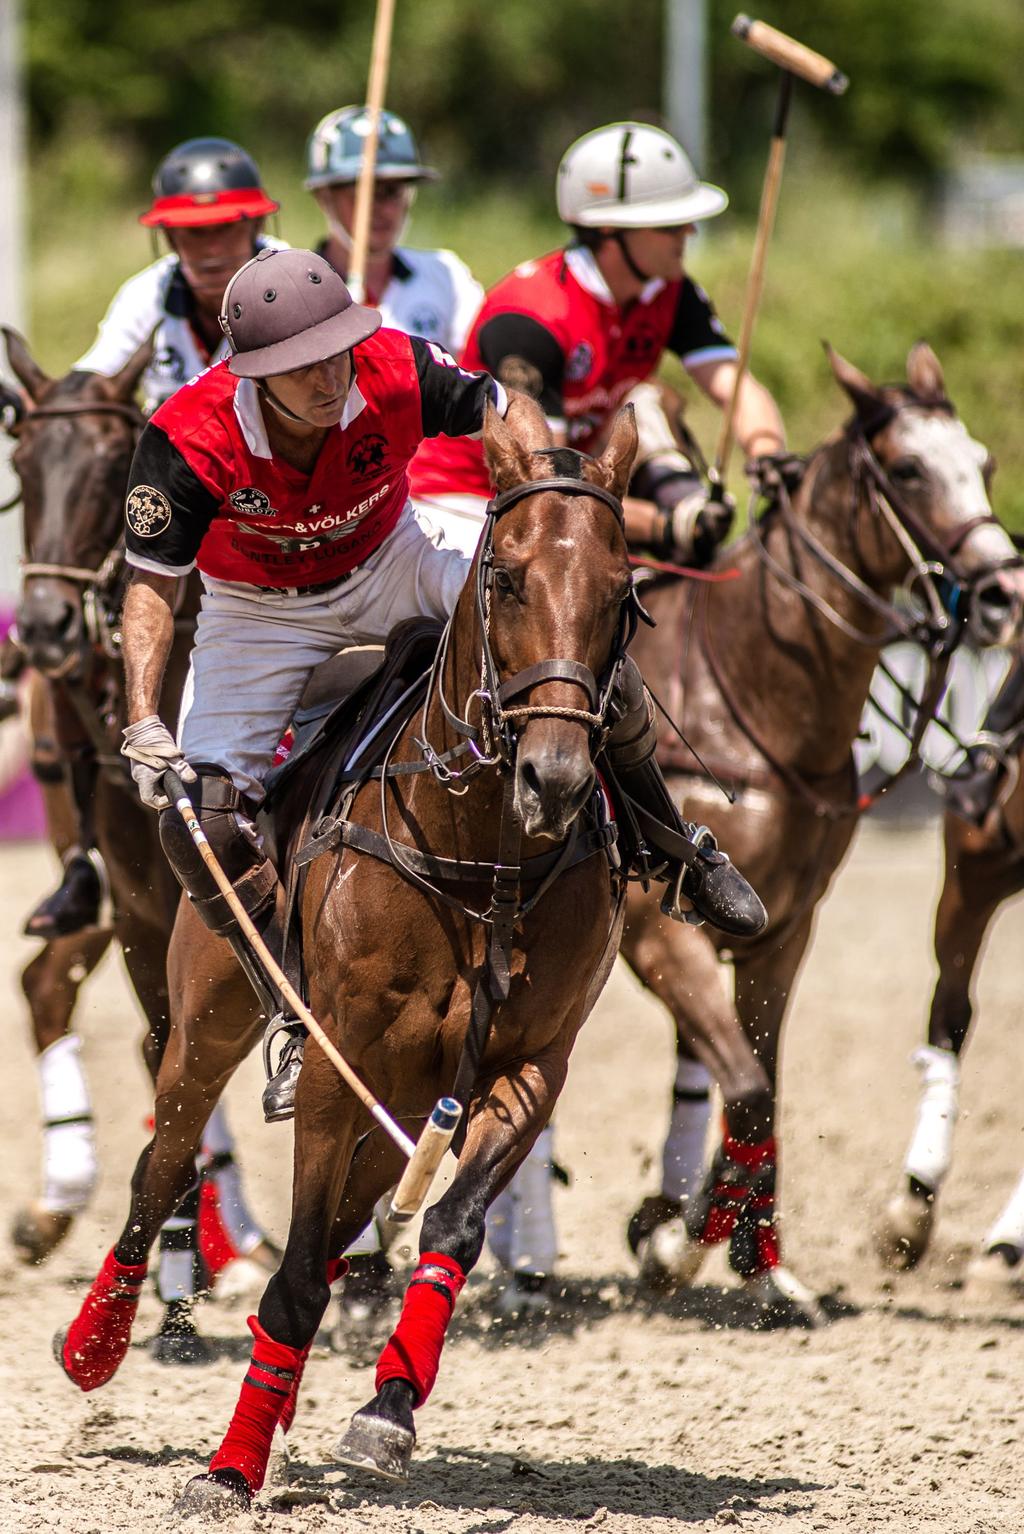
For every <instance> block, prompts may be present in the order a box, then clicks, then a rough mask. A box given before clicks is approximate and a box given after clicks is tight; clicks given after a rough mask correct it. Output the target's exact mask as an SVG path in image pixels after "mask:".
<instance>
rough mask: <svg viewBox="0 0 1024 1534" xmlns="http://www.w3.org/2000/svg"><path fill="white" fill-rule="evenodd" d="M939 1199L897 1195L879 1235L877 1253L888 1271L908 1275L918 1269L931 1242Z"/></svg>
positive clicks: (884, 1219) (877, 1235)
mask: <svg viewBox="0 0 1024 1534" xmlns="http://www.w3.org/2000/svg"><path fill="white" fill-rule="evenodd" d="M934 1223H935V1199H934V1197H932V1198H920V1197H918V1196H917V1195H915V1194H913V1193H907V1192H902V1193H897V1194H896V1196H895V1197H894V1198H891V1199H890V1200H889V1202H888V1204H886V1206H885V1212H884V1214H883V1215H882V1218H881V1220H880V1221H879V1224H878V1229H877V1230H876V1231H875V1252H876V1254H877V1256H878V1258H879V1260H880V1261H881V1262H882V1263H883V1264H884V1265H885V1267H887V1268H892V1269H893V1270H894V1271H895V1272H897V1273H906V1272H908V1271H909V1269H911V1268H916V1267H917V1264H918V1263H919V1262H920V1261H921V1258H922V1257H923V1256H924V1254H925V1252H926V1251H927V1250H928V1242H929V1241H930V1239H931V1234H932V1226H933V1225H934Z"/></svg>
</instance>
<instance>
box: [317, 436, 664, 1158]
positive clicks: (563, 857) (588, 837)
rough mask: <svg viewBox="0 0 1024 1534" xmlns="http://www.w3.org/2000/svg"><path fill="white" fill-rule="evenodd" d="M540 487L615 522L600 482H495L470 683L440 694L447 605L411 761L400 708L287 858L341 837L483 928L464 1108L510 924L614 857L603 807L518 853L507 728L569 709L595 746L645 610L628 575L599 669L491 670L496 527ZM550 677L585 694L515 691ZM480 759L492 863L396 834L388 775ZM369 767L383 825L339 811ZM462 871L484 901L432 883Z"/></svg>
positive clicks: (445, 777) (617, 510)
mask: <svg viewBox="0 0 1024 1534" xmlns="http://www.w3.org/2000/svg"><path fill="white" fill-rule="evenodd" d="M557 451H564V450H561V449H559V450H557ZM579 456H580V458H582V457H583V455H579ZM545 491H554V492H557V493H559V494H561V495H568V496H581V497H587V498H589V499H593V500H598V501H601V502H602V503H603V504H604V505H605V506H607V507H608V508H609V509H610V510H611V511H612V513H613V514H614V516H615V518H616V521H617V522H618V523H619V525H620V527H621V526H622V525H623V520H624V519H623V510H622V503H621V501H620V500H619V499H618V498H617V497H616V496H615V495H613V494H612V493H611V492H610V491H608V490H605V489H603V488H602V487H601V486H599V485H593V484H590V483H588V482H587V481H586V480H583V479H577V478H572V477H569V476H561V475H558V476H553V477H551V478H547V479H539V480H531V481H528V482H526V483H524V484H522V485H516V486H513V487H512V488H511V489H509V490H505V491H503V492H502V493H501V494H499V495H497V496H495V497H494V499H493V500H491V501H490V502H489V503H488V506H487V511H486V518H487V521H486V527H485V531H484V535H483V539H482V543H481V548H480V552H479V554H478V556H477V559H476V563H475V570H474V577H473V578H474V603H475V608H476V616H477V627H478V631H479V638H480V686H479V687H478V688H476V689H474V691H473V692H472V693H471V694H470V696H469V698H467V700H466V702H465V703H464V704H461V705H459V707H458V708H455V707H453V706H452V705H451V703H450V702H449V700H448V699H447V698H446V696H445V691H444V676H445V672H446V670H447V669H448V662H449V657H450V653H451V640H452V634H453V632H454V623H455V616H456V615H455V613H454V612H453V613H452V614H451V615H450V616H449V618H448V621H447V623H446V624H445V627H444V631H443V633H442V636H441V640H440V643H439V645H438V648H437V653H436V655H435V658H434V661H433V664H432V666H431V668H430V671H429V673H428V676H427V682H426V689H425V693H424V699H423V705H422V713H421V734H420V737H418V738H417V737H416V736H414V737H413V741H414V743H415V745H416V746H417V747H418V749H419V751H420V753H421V757H422V760H421V761H420V762H416V763H405V762H397V763H393V762H392V760H391V757H392V755H393V753H394V751H395V750H396V749H397V747H398V744H399V742H400V739H401V737H402V735H403V733H404V730H405V728H406V724H405V721H404V720H403V721H402V722H401V723H400V724H399V726H398V729H397V731H396V733H395V735H394V737H393V738H392V740H391V743H390V745H389V746H388V748H387V751H386V753H385V755H384V759H383V762H382V764H381V767H380V769H379V772H378V771H374V772H372V773H370V772H366V773H362V774H359V773H356V772H353V773H351V774H345V777H346V778H347V779H348V788H347V790H346V798H345V806H346V808H345V810H344V811H343V812H342V813H340V814H338V815H336V816H333V817H325V818H324V819H323V821H322V822H321V823H320V824H319V825H318V826H317V828H316V829H315V831H314V833H313V836H312V837H311V840H310V842H308V843H307V844H306V845H305V846H304V847H300V848H299V850H298V852H297V854H296V857H295V859H294V861H295V862H296V863H298V864H302V863H306V862H309V861H311V860H312V858H313V857H315V856H317V855H318V853H319V852H320V851H326V850H327V849H328V848H329V847H330V848H333V847H337V846H338V845H339V844H341V845H344V846H349V847H352V848H353V849H354V850H355V851H358V852H363V853H367V854H369V855H370V856H372V857H376V858H378V859H380V860H381V861H382V862H386V863H388V864H389V865H390V866H391V867H392V868H393V869H394V870H395V872H396V873H397V874H399V875H400V877H401V878H403V879H404V880H405V881H406V882H407V883H409V884H411V885H413V886H414V887H415V888H417V889H419V890H422V891H423V892H424V893H425V894H426V895H428V896H429V897H430V898H431V899H433V900H436V901H438V902H440V903H441V904H442V905H445V906H447V907H449V908H450V909H452V910H455V911H457V912H458V913H459V914H460V915H461V916H463V917H464V918H466V919H467V920H468V921H470V922H472V923H475V924H477V925H482V926H484V927H486V928H488V929H489V936H488V941H487V950H486V956H485V959H484V962H483V964H482V965H481V967H480V969H479V971H478V973H477V977H476V982H475V985H474V988H473V993H472V1002H471V1012H470V1023H469V1027H468V1029H467V1032H466V1038H465V1041H464V1044H463V1048H462V1053H461V1056H460V1060H459V1065H458V1069H457V1072H456V1077H455V1084H454V1087H453V1091H452V1095H453V1096H454V1097H455V1098H456V1099H457V1100H458V1101H459V1102H460V1103H461V1104H462V1105H463V1108H465V1107H466V1106H467V1105H468V1102H469V1099H470V1097H471V1095H472V1091H473V1087H474V1084H475V1082H476V1078H477V1074H478V1071H479V1067H480V1062H481V1060H482V1058H483V1054H484V1051H485V1049H486V1046H487V1040H488V1037H489V1032H490V1025H491V1019H492V1017H493V1014H494V1010H495V1008H496V1007H497V1006H500V1005H501V1004H502V1003H503V1002H505V1001H507V999H508V996H509V990H510V987H511V977H512V971H511V964H512V949H513V945H514V939H515V929H516V927H517V925H518V924H519V923H520V922H521V921H522V920H523V918H524V917H525V916H527V915H528V914H529V913H530V912H531V911H532V910H534V908H535V907H536V906H537V905H538V903H539V902H540V901H541V900H542V899H543V897H544V895H545V894H546V893H547V892H548V890H549V889H550V888H551V886H552V885H553V884H554V883H555V881H556V880H557V879H558V878H559V876H560V875H561V874H562V873H564V872H566V871H567V870H568V869H569V868H572V867H575V866H576V865H577V864H579V863H581V862H584V861H586V860H587V859H589V858H591V857H593V856H595V855H596V854H597V853H598V852H601V851H605V852H606V853H607V854H608V856H609V859H610V861H611V862H612V864H613V866H617V855H616V854H615V850H614V842H615V827H614V824H612V823H609V822H608V821H607V820H606V819H605V820H604V821H603V823H602V824H600V825H599V826H597V827H595V828H593V829H591V830H588V831H585V832H581V831H580V830H579V827H578V826H577V824H576V823H575V822H574V823H573V825H572V827H571V829H570V832H569V835H568V836H567V837H566V840H565V841H564V843H563V844H562V845H561V847H558V848H555V849H554V850H553V851H552V852H551V853H545V854H542V855H540V856H539V857H535V858H529V859H527V860H526V861H525V862H524V860H523V857H522V839H523V828H522V825H521V823H520V821H519V818H518V816H517V815H516V813H515V807H514V796H515V759H516V748H517V744H518V733H517V732H518V730H519V729H520V728H521V727H522V725H523V724H525V723H527V722H529V720H531V719H539V718H545V719H568V720H571V721H572V722H573V723H579V724H584V725H586V726H587V728H588V730H589V732H590V737H591V756H592V757H593V756H596V755H597V754H598V753H599V752H600V750H601V748H602V747H603V745H604V743H605V741H606V739H607V735H608V729H609V726H608V723H607V716H608V709H609V705H610V703H611V699H612V695H613V692H614V688H615V683H616V680H617V678H618V674H619V670H620V668H621V665H622V663H623V661H624V659H625V656H626V649H627V646H628V645H629V642H630V640H631V639H632V637H633V634H634V633H635V631H636V626H637V623H638V622H639V621H640V620H641V619H643V620H645V621H647V622H648V623H650V622H651V619H650V618H649V617H648V616H647V614H646V612H645V611H644V609H643V607H642V605H641V603H640V600H639V598H638V596H637V594H636V590H635V587H632V586H631V588H630V592H629V595H628V596H627V598H626V599H625V600H624V602H623V604H622V611H621V614H620V621H619V630H618V633H617V635H616V638H615V641H614V643H613V645H612V650H611V655H610V657H609V662H608V665H607V667H606V669H605V672H604V673H603V676H602V677H601V678H597V677H595V676H594V674H593V672H592V671H591V670H590V668H589V667H587V666H585V665H583V664H582V663H581V662H580V661H577V660H572V659H568V658H552V659H548V660H543V661H538V662H536V663H535V664H533V665H531V666H527V667H525V668H524V669H523V670H521V671H519V672H517V673H516V674H515V675H514V676H512V677H510V678H509V679H508V680H506V681H502V680H501V677H500V674H499V669H498V665H497V662H496V660H495V657H494V653H493V650H492V647H491V640H490V612H491V593H492V590H493V584H494V530H495V527H496V525H497V523H498V521H499V519H500V518H501V517H502V516H503V515H504V514H505V512H507V511H509V510H510V509H511V508H512V507H513V506H516V505H518V504H519V503H520V502H521V501H523V500H526V499H527V498H528V497H530V496H534V495H540V494H542V493H544V492H545ZM552 681H561V682H568V683H570V684H571V685H573V686H576V687H578V688H579V689H580V691H581V692H582V693H583V694H584V696H585V700H586V704H587V707H585V708H576V707H569V706H563V705H559V704H544V703H540V704H532V703H514V702H513V700H514V699H516V698H519V697H521V696H522V694H523V693H526V692H529V691H530V690H531V689H532V688H533V687H536V686H539V685H542V684H543V683H545V682H552ZM435 698H436V700H437V703H438V705H439V707H440V709H441V712H442V714H443V716H444V718H445V720H446V721H447V723H448V725H449V726H450V728H451V729H452V730H453V731H454V732H455V733H456V734H457V735H460V736H461V737H462V743H461V744H460V745H458V746H456V747H454V748H453V749H452V750H450V751H446V752H439V751H437V750H436V749H435V748H434V747H433V746H432V745H431V744H430V743H429V741H428V739H427V728H428V715H429V711H430V706H431V703H432V701H433V700H434V699H435ZM474 701H476V702H477V703H478V704H479V710H480V723H479V725H474V724H473V723H471V722H470V720H469V718H468V715H469V712H470V709H471V705H472V704H473V702H474ZM510 705H511V706H510ZM466 755H468V757H469V761H468V764H467V765H466V766H465V767H462V768H460V769H455V768H453V767H451V766H450V765H449V763H450V762H452V761H453V760H454V759H455V758H457V757H462V756H466ZM485 768H494V769H496V770H497V771H498V772H499V773H500V774H501V775H502V778H503V790H502V799H501V815H500V820H499V825H498V850H497V855H496V857H495V859H494V862H493V863H484V862H480V861H476V860H473V861H467V862H463V861H461V860H456V859H449V858H440V857H436V856H434V855H429V854H425V853H421V852H419V851H418V850H417V849H416V848H413V847H410V846H408V845H406V844H405V843H402V842H398V841H396V840H395V838H394V836H393V835H392V833H391V831H390V829H389V825H388V819H389V816H388V794H389V789H390V792H391V794H392V796H396V797H397V793H398V786H397V780H398V779H399V778H400V777H401V776H402V775H404V774H407V773H409V772H431V773H432V774H433V776H434V778H435V780H436V781H437V782H438V783H439V784H440V785H441V786H442V787H443V788H445V789H447V791H448V792H449V793H452V794H456V795H462V794H464V793H465V792H466V791H467V789H468V787H469V782H468V780H469V779H471V778H472V777H473V776H475V775H476V774H477V773H478V772H480V771H482V770H484V769H485ZM371 777H373V778H379V782H380V811H381V825H382V828H383V829H382V833H377V832H374V831H370V830H369V829H367V828H366V827H362V826H359V825H356V824H355V823H353V822H352V821H350V820H349V819H348V816H347V807H348V806H350V805H351V803H352V800H353V799H354V797H355V793H356V792H357V790H358V788H359V787H360V786H361V785H362V784H363V783H365V782H367V781H368V780H369V779H370V778H371ZM466 882H470V883H472V882H482V883H489V884H490V901H489V903H488V905H487V906H486V908H483V909H474V908H473V907H471V906H469V905H467V904H466V903H465V902H464V901H462V900H460V899H458V898H457V897H456V896H455V895H454V894H451V893H449V892H448V891H447V890H445V889H442V888H440V884H441V883H454V884H461V883H466ZM527 883H530V884H535V888H534V889H533V890H532V892H531V893H530V894H529V895H528V896H526V897H525V898H524V891H523V886H524V884H527ZM463 1123H465V1119H463ZM462 1132H463V1133H464V1130H463V1131H462Z"/></svg>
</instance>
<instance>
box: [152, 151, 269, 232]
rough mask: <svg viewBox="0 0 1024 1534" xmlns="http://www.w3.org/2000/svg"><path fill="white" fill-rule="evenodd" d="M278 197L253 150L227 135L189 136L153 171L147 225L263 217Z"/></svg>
mask: <svg viewBox="0 0 1024 1534" xmlns="http://www.w3.org/2000/svg"><path fill="white" fill-rule="evenodd" d="M279 207H280V203H276V202H274V201H273V199H272V198H270V197H268V196H267V194H266V192H265V191H264V190H263V187H262V184H261V180H260V172H259V166H258V165H257V164H256V161H255V160H254V159H253V157H252V155H250V154H247V153H246V151H245V150H244V149H242V148H241V147H240V145H238V144H233V143H232V142H231V140H230V139H226V138H190V139H186V141H185V143H183V144H178V145H177V147H176V148H174V149H172V150H171V152H170V154H168V155H165V156H164V158H163V159H162V160H161V161H160V164H159V165H158V166H157V168H156V174H155V175H154V177H153V203H152V206H151V207H149V208H148V209H147V210H146V212H145V213H143V214H142V215H141V216H140V218H139V223H140V224H145V225H146V227H147V228H149V229H183V228H191V229H194V228H197V227H199V226H200V225H204V224H234V223H238V222H239V221H240V220H242V219H244V218H265V217H266V215H267V214H268V213H276V212H277V210H278V208H279Z"/></svg>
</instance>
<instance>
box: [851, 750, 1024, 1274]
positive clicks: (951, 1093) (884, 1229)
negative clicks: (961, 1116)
mask: <svg viewBox="0 0 1024 1534" xmlns="http://www.w3.org/2000/svg"><path fill="white" fill-rule="evenodd" d="M1011 767H1012V769H1013V770H1012V772H1011V776H1010V779H1009V783H1010V785H1012V786H1011V787H1010V791H1009V793H1008V794H1007V795H1006V796H1005V797H1004V798H1003V799H1002V800H1001V802H998V803H997V804H995V805H994V806H993V808H992V810H991V811H990V813H989V815H988V816H987V818H986V819H985V822H984V824H983V825H981V826H975V825H970V824H968V822H967V821H965V820H961V819H960V817H959V816H958V815H954V814H952V813H951V812H947V814H946V818H945V825H944V837H943V840H944V848H945V878H944V880H943V884H942V893H941V894H940V896H939V903H938V908H937V910H936V913H935V939H934V942H935V958H936V962H937V964H938V967H939V974H938V979H937V981H936V984H935V990H934V993H933V995H932V1004H931V1010H930V1013H929V1017H928V1043H927V1046H926V1047H925V1048H923V1049H921V1050H919V1051H917V1053H916V1054H915V1062H916V1063H917V1064H918V1065H919V1067H920V1070H921V1074H922V1078H923V1080H922V1096H921V1100H920V1104H919V1107H918V1116H917V1121H916V1124H915V1128H914V1134H913V1137H912V1140H911V1144H910V1147H909V1149H908V1152H907V1158H906V1162H905V1171H904V1184H903V1186H902V1187H901V1188H900V1190H899V1192H898V1193H896V1194H895V1195H894V1197H893V1198H892V1199H891V1200H890V1202H889V1204H888V1205H887V1206H886V1209H885V1211H884V1213H883V1215H882V1218H881V1220H880V1222H879V1226H878V1229H877V1231H876V1233H875V1240H876V1247H877V1250H878V1255H879V1256H880V1257H881V1259H882V1261H883V1262H884V1263H885V1264H886V1266H888V1267H891V1268H896V1269H897V1270H904V1269H907V1268H913V1267H916V1265H917V1264H918V1263H919V1262H920V1260H921V1258H922V1257H923V1256H924V1254H925V1252H926V1251H927V1250H928V1245H929V1242H930V1240H931V1236H932V1231H933V1228H934V1224H935V1215H936V1209H937V1204H938V1195H939V1190H940V1188H941V1186H942V1183H943V1182H944V1180H945V1178H946V1176H947V1174H948V1172H949V1169H950V1165H951V1162H952V1154H953V1127H954V1125H955V1123H956V1118H957V1109H958V1104H957V1099H958V1089H959V1084H960V1068H959V1061H960V1055H961V1054H962V1052H963V1049H964V1046H965V1045H966V1043H967V1039H968V1035H969V1033H970V1028H971V1022H972V1020H973V1016H974V1005H973V1002H972V1000H971V988H972V986H973V984H974V976H975V971H976V968H977V964H978V958H979V955H980V953H981V949H982V945H983V943H984V941H985V937H986V934H987V932H988V929H989V926H990V925H991V922H992V918H993V917H994V916H995V914H996V912H997V910H998V909H999V907H1000V906H1001V905H1002V904H1003V902H1004V901H1006V900H1009V899H1011V898H1012V897H1013V896H1014V895H1018V894H1020V892H1021V890H1024V746H1021V747H1020V748H1019V749H1018V751H1017V753H1016V757H1015V759H1014V761H1013V762H1012V764H1011ZM1015 1199H1016V1206H1015V1212H1014V1209H1013V1208H1010V1209H1007V1210H1005V1211H1004V1213H1003V1214H1002V1215H1001V1216H1000V1218H999V1219H998V1220H997V1221H996V1223H995V1225H994V1226H993V1227H992V1230H991V1231H990V1232H989V1235H988V1236H987V1237H986V1238H985V1243H984V1246H985V1250H984V1251H983V1253H982V1256H981V1258H980V1259H979V1260H978V1267H979V1269H980V1270H981V1271H982V1272H984V1271H985V1270H986V1269H989V1270H991V1272H992V1273H993V1275H994V1276H995V1277H997V1278H998V1277H1000V1276H1002V1277H1005V1276H1008V1273H1007V1270H1008V1269H1015V1268H1016V1267H1017V1265H1018V1264H1019V1263H1020V1262H1021V1260H1022V1258H1024V1216H1022V1214H1021V1209H1020V1202H1021V1195H1020V1193H1019V1192H1018V1193H1017V1194H1016V1195H1015ZM995 1248H998V1249H999V1250H998V1251H996V1254H995V1261H994V1262H992V1261H990V1260H989V1257H990V1255H991V1252H992V1250H993V1249H995Z"/></svg>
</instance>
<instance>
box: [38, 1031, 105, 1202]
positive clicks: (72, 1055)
mask: <svg viewBox="0 0 1024 1534" xmlns="http://www.w3.org/2000/svg"><path fill="white" fill-rule="evenodd" d="M81 1052H82V1041H81V1039H80V1038H79V1037H78V1035H77V1034H75V1033H66V1034H65V1035H64V1037H63V1038H60V1039H58V1040H57V1041H56V1043H54V1044H51V1045H49V1046H48V1048H46V1049H44V1050H43V1052H42V1054H41V1055H40V1056H39V1060H38V1070H39V1094H40V1097H41V1099H42V1108H43V1198H42V1203H43V1208H44V1209H47V1210H48V1211H49V1212H50V1213H51V1214H81V1212H82V1210H83V1209H84V1208H85V1207H86V1205H87V1204H88V1202H89V1200H90V1198H91V1197H92V1192H93V1189H94V1188H95V1186H96V1174H97V1166H96V1132H95V1129H94V1127H93V1121H92V1104H91V1102H90V1101H89V1088H88V1086H87V1084H86V1080H85V1073H84V1071H83V1070H82V1062H81V1058H80V1056H81Z"/></svg>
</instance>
